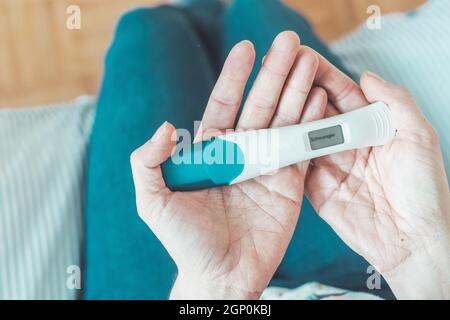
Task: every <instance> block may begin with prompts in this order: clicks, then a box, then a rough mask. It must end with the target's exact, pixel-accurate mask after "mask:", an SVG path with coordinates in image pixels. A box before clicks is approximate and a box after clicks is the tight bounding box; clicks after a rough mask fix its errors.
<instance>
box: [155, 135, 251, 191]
mask: <svg viewBox="0 0 450 320" xmlns="http://www.w3.org/2000/svg"><path fill="white" fill-rule="evenodd" d="M161 169H162V173H163V177H164V180H165V182H166V185H167V187H168V188H169V189H170V190H172V191H194V190H202V189H208V188H213V187H219V186H226V185H230V184H231V183H232V182H233V181H234V180H235V179H236V178H237V177H239V175H240V174H241V173H242V172H243V171H244V154H243V152H242V150H241V148H239V146H238V145H237V144H236V143H234V142H231V141H227V140H224V139H221V138H213V139H211V140H208V141H204V142H199V143H196V144H191V145H190V146H188V148H186V147H185V148H183V147H180V145H178V146H177V150H176V151H175V152H174V154H173V155H172V157H170V158H169V159H168V160H167V161H166V162H164V163H163V164H162V165H161Z"/></svg>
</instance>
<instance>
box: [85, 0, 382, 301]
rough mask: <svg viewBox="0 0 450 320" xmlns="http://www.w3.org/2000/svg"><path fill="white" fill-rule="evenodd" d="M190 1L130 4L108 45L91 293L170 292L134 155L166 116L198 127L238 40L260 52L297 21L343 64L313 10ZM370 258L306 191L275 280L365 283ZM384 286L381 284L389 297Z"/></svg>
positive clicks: (94, 188)
mask: <svg viewBox="0 0 450 320" xmlns="http://www.w3.org/2000/svg"><path fill="white" fill-rule="evenodd" d="M191 2H192V4H191V5H189V6H186V7H171V6H162V7H157V8H151V9H150V8H142V9H137V10H134V11H132V12H130V13H127V14H126V15H124V16H123V17H122V18H121V19H120V22H119V24H118V27H117V30H116V35H115V38H114V41H113V45H112V47H111V48H110V50H109V53H108V55H107V58H106V62H105V75H104V81H103V85H102V89H101V93H100V97H99V102H98V109H97V116H96V119H95V124H94V128H93V134H92V141H91V145H90V151H89V164H88V187H87V193H88V194H87V208H86V209H87V210H86V230H87V232H86V234H87V236H86V237H87V238H86V263H85V275H86V277H85V291H84V297H85V298H86V299H165V298H167V297H168V295H169V292H170V289H171V286H172V284H173V280H174V278H175V275H176V267H175V265H174V263H173V261H172V260H171V258H170V257H169V255H168V254H167V252H166V251H165V250H164V248H163V247H162V245H161V244H160V242H159V241H158V239H157V238H156V237H155V236H154V235H153V234H152V232H151V231H150V230H149V229H148V228H147V227H146V226H145V224H144V223H143V222H142V221H141V220H140V219H139V218H138V216H137V213H136V206H135V198H134V188H133V181H132V176H131V171H130V165H129V155H130V154H131V152H132V151H133V150H134V149H135V148H136V147H138V146H140V145H141V144H143V143H144V142H145V141H146V140H147V139H148V138H149V137H150V136H151V135H152V134H153V133H154V131H155V130H156V128H158V126H159V125H160V124H161V123H162V122H164V121H166V120H168V121H170V122H172V123H173V124H174V125H175V126H176V127H177V128H186V129H189V130H190V131H193V122H194V120H200V119H201V115H202V113H203V110H204V107H205V106H206V103H207V100H208V96H209V94H210V92H211V90H212V88H213V85H214V82H215V80H216V78H217V75H218V72H219V70H220V66H221V64H222V62H223V60H224V58H225V56H226V54H227V53H228V51H229V50H230V48H231V47H232V46H233V45H234V44H235V43H236V42H237V41H239V40H242V39H249V40H251V41H252V42H253V43H254V44H255V47H256V50H257V59H258V61H261V59H262V57H263V55H264V54H265V52H266V51H267V49H268V48H269V47H270V45H271V42H272V40H273V38H274V37H275V35H276V34H277V33H279V32H281V31H283V30H287V29H290V30H294V31H296V32H297V33H298V34H299V35H300V37H301V38H302V42H303V43H304V44H306V45H309V46H311V47H313V48H315V49H316V50H318V51H319V52H321V53H322V54H323V55H324V56H325V57H327V58H328V59H329V60H330V61H331V62H332V63H334V64H335V65H338V66H340V63H339V61H338V60H337V59H336V58H335V57H334V56H332V55H331V54H330V52H329V51H328V49H327V47H326V46H325V45H324V44H323V43H322V42H321V41H320V40H319V39H318V38H317V37H316V36H315V35H314V33H313V31H312V30H311V27H310V26H309V24H308V23H307V22H306V20H305V19H304V18H302V17H301V16H299V15H298V14H296V13H295V12H293V11H291V10H290V9H288V8H287V7H285V6H284V5H282V4H281V3H280V2H279V1H276V0H237V1H235V2H234V3H233V5H232V6H231V7H229V8H227V9H226V10H224V9H223V8H222V7H221V5H220V4H219V2H216V1H210V0H205V1H202V0H197V1H191ZM258 68H259V66H257V68H256V70H255V71H254V73H253V76H252V78H251V81H250V83H249V85H248V87H250V86H251V83H252V82H253V80H254V77H255V75H256V73H257V71H258V70H257V69H258ZM367 266H368V264H367V263H366V262H365V261H364V260H363V259H362V258H361V257H359V256H358V255H356V254H354V253H353V252H352V251H351V250H350V249H349V248H348V247H347V246H346V245H345V244H344V243H343V242H342V241H341V240H340V239H339V238H338V237H337V236H336V235H335V233H334V232H333V231H332V230H331V229H330V228H329V227H328V226H327V225H326V224H325V223H324V222H323V221H322V220H321V219H320V218H318V216H317V215H316V214H315V213H314V210H313V209H312V208H311V206H310V204H309V203H308V201H305V202H304V206H303V208H302V212H301V218H300V223H299V225H298V226H297V230H296V232H295V234H294V237H293V239H292V243H291V245H290V247H289V249H288V252H287V254H286V256H285V258H284V260H283V262H282V264H281V266H280V267H279V269H278V271H277V273H276V275H275V277H274V279H273V281H272V285H281V286H286V287H296V286H299V285H301V284H303V283H305V282H308V281H319V282H322V283H325V284H328V285H333V286H338V287H342V288H346V289H350V290H362V291H364V290H367V289H366V279H367V277H368V274H367V273H366V270H367ZM383 288H385V289H386V290H385V291H381V292H380V291H377V292H373V293H375V294H378V295H382V296H385V297H390V293H389V289H388V288H387V286H386V285H383Z"/></svg>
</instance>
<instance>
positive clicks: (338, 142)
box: [162, 102, 395, 191]
mask: <svg viewBox="0 0 450 320" xmlns="http://www.w3.org/2000/svg"><path fill="white" fill-rule="evenodd" d="M394 135H395V129H394V128H393V125H392V121H391V111H390V109H389V108H388V107H387V106H386V105H385V104H384V103H382V102H377V103H374V104H372V105H369V106H367V107H364V108H360V109H357V110H355V111H352V112H349V113H345V114H341V115H338V116H335V117H331V118H327V119H322V120H319V121H314V122H310V123H305V124H299V125H294V126H289V127H283V128H275V129H264V130H256V131H248V132H237V133H231V134H227V135H224V136H220V137H216V138H213V139H211V140H209V141H204V142H200V143H197V144H193V145H192V144H191V145H189V146H188V147H187V148H183V147H181V148H177V151H175V153H174V154H173V155H172V157H171V158H170V159H169V160H167V161H166V162H165V163H163V165H162V172H163V176H164V180H165V182H166V185H167V186H168V188H169V189H171V190H172V191H192V190H201V189H207V188H212V187H217V186H225V185H231V184H236V183H240V182H243V181H246V180H249V179H253V178H256V177H258V176H261V175H265V174H269V173H271V172H273V171H274V170H276V169H280V168H284V167H287V166H290V165H292V164H295V163H299V162H303V161H306V160H310V159H314V158H318V157H322V156H326V155H331V154H334V153H338V152H343V151H348V150H353V149H360V148H366V147H375V146H381V145H384V144H386V143H388V142H389V141H390V140H391V139H392V138H393V137H394Z"/></svg>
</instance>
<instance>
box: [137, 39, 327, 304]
mask: <svg viewBox="0 0 450 320" xmlns="http://www.w3.org/2000/svg"><path fill="white" fill-rule="evenodd" d="M254 59H255V53H254V49H253V46H252V44H251V43H250V42H248V41H244V42H241V43H239V44H237V45H236V46H235V47H234V48H233V50H232V51H231V53H230V55H229V56H228V59H227V61H226V62H225V65H224V67H223V70H222V73H221V75H220V77H219V79H218V81H217V84H216V86H215V88H214V91H213V93H212V95H211V98H210V101H209V103H208V106H207V108H206V111H205V114H204V117H203V120H202V124H201V130H200V131H201V132H200V133H199V135H198V136H197V137H199V136H200V137H201V139H205V138H209V137H210V136H211V132H217V131H218V130H219V131H220V130H224V129H230V128H233V126H234V124H235V121H236V116H237V113H238V110H239V107H240V104H241V100H242V95H243V92H244V88H245V85H246V83H247V80H248V77H249V76H250V73H251V71H252V69H253V64H254ZM317 68H318V57H317V55H316V54H315V53H314V52H313V51H312V50H310V49H308V48H304V47H301V46H300V42H299V39H298V36H297V35H296V34H295V33H293V32H284V33H281V34H280V35H279V36H278V37H277V38H276V39H275V41H274V43H273V46H272V48H271V49H270V50H269V52H268V54H267V56H266V58H265V59H264V62H263V66H262V68H261V71H260V72H259V74H258V77H257V79H256V81H255V83H254V85H253V88H252V89H251V91H250V93H249V96H248V99H247V101H246V102H245V105H244V108H243V111H242V114H241V116H240V118H239V121H238V124H237V128H236V129H239V130H240V129H261V128H267V127H279V126H286V125H292V124H296V123H298V122H299V121H300V120H301V121H312V120H317V119H319V118H321V117H323V115H324V112H325V107H326V102H327V96H326V93H325V91H324V90H323V89H319V88H312V87H313V81H314V77H315V74H316V71H317ZM174 130H175V128H174V127H173V126H172V125H170V124H167V123H166V124H164V125H163V126H161V128H160V129H159V130H158V131H157V133H156V134H155V135H154V137H153V138H152V139H151V140H150V141H148V142H147V143H146V144H145V145H144V146H142V147H141V148H139V149H137V150H136V151H135V152H134V153H133V154H132V157H131V164H132V169H133V176H134V181H135V188H136V202H137V208H138V212H139V215H140V216H141V217H142V219H143V220H144V221H145V222H146V223H147V224H148V226H149V227H150V228H151V229H152V231H153V232H154V233H155V235H156V236H157V237H158V238H159V239H160V241H161V242H162V244H163V245H164V247H165V248H166V249H167V250H168V252H169V253H170V255H171V256H172V258H173V259H174V261H175V263H176V264H177V267H178V277H177V280H176V282H175V285H174V288H173V290H172V294H171V298H189V299H195V298H230V299H238V298H243V299H249V298H259V296H260V294H261V292H262V291H263V290H264V289H265V288H266V286H267V285H268V283H269V281H270V279H271V278H272V276H273V274H274V272H275V270H276V268H277V267H278V265H279V264H280V262H281V259H282V257H283V255H284V253H285V250H286V248H287V246H288V243H289V241H290V239H291V236H292V233H293V231H294V229H295V226H296V223H297V219H298V215H299V212H300V207H301V202H302V196H303V189H304V177H305V174H306V171H307V168H308V163H303V164H299V165H295V166H291V167H288V168H285V169H283V170H280V171H279V172H278V173H277V174H275V175H271V176H264V177H261V178H257V179H254V180H251V181H248V182H245V183H242V184H239V185H233V186H229V187H223V188H216V189H210V190H205V191H199V192H185V193H180V192H171V191H170V190H168V189H167V188H166V186H165V184H164V180H163V178H162V175H161V170H160V164H161V163H163V162H164V161H165V160H166V159H167V158H168V157H169V156H170V154H171V150H172V149H173V147H174V144H175V142H174V139H173V133H174ZM171 138H172V139H171ZM197 140H199V139H198V138H197Z"/></svg>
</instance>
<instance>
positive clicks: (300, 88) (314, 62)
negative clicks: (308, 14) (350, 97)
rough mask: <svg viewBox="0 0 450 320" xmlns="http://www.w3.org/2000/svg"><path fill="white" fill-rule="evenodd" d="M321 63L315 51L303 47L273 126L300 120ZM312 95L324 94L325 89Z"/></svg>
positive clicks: (284, 90) (286, 85)
mask: <svg viewBox="0 0 450 320" xmlns="http://www.w3.org/2000/svg"><path fill="white" fill-rule="evenodd" d="M318 65H319V60H318V57H317V55H316V54H315V52H313V51H312V50H311V49H309V48H307V47H301V48H300V50H299V52H298V55H297V59H296V61H295V63H294V66H293V67H292V70H291V73H290V74H289V77H288V79H287V81H286V84H285V86H284V89H283V93H282V96H281V99H280V102H279V104H278V108H277V110H276V112H275V116H274V117H273V119H272V124H271V127H272V128H276V127H283V126H288V125H292V124H296V123H298V122H299V121H300V116H301V114H302V111H303V107H304V105H305V102H306V100H307V98H308V95H309V93H310V90H311V87H312V85H313V82H314V77H315V75H316V71H317V68H318ZM315 91H316V93H314V94H313V92H311V94H312V95H310V97H314V99H317V98H316V96H318V95H322V94H324V95H325V97H326V92H325V91H324V90H319V89H316V90H315Z"/></svg>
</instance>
